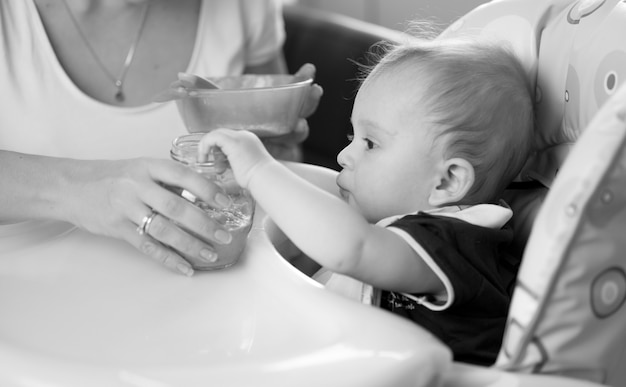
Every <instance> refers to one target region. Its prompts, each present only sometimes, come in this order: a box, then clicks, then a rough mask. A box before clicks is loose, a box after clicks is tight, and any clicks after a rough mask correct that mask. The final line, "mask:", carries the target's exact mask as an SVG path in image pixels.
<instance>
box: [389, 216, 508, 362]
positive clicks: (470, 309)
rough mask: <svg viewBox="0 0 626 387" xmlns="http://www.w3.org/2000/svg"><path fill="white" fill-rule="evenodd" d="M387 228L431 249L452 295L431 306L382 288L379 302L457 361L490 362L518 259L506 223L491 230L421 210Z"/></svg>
mask: <svg viewBox="0 0 626 387" xmlns="http://www.w3.org/2000/svg"><path fill="white" fill-rule="evenodd" d="M388 227H395V228H398V229H401V230H404V231H405V232H406V233H408V234H409V235H411V237H412V238H414V239H415V240H416V241H417V242H418V243H419V244H420V245H421V246H422V247H423V248H424V249H425V250H426V251H427V252H428V253H429V254H430V256H431V257H432V259H433V261H434V263H435V264H436V265H437V266H438V267H439V268H440V269H441V271H442V272H443V273H444V274H445V275H446V276H447V277H448V279H449V280H450V282H451V284H452V288H453V292H454V297H453V301H452V303H451V305H449V307H448V308H446V309H444V310H441V311H433V310H431V309H428V308H427V307H425V306H424V305H421V304H420V303H418V302H416V301H414V300H412V299H410V298H407V297H405V296H403V295H402V294H400V293H394V292H388V291H384V292H383V293H382V297H381V307H382V308H384V309H387V310H390V311H392V312H393V313H395V314H399V315H402V316H404V317H407V318H409V319H411V320H412V321H414V322H416V323H418V324H420V325H421V326H422V327H424V328H426V329H427V330H429V331H430V332H432V333H433V334H434V335H435V336H437V337H438V338H439V339H440V340H442V341H443V342H444V343H445V344H447V345H448V346H449V347H450V348H451V350H452V352H453V354H454V360H455V361H459V362H465V363H471V364H479V365H491V364H493V363H494V362H495V360H496V356H497V354H498V351H499V350H500V346H501V344H502V336H503V333H504V327H505V323H506V318H507V314H508V311H509V303H510V301H511V291H512V289H513V286H514V282H515V276H516V274H517V269H518V267H519V259H517V258H516V257H513V256H512V255H511V254H509V253H508V252H507V246H509V245H510V243H511V241H512V239H513V232H512V230H511V229H510V227H508V225H505V226H504V227H503V228H502V229H491V228H486V227H481V226H477V225H473V224H470V223H467V222H465V221H463V220H459V219H456V218H452V217H445V216H433V215H428V214H425V213H418V214H415V215H407V216H405V217H403V218H401V219H399V220H397V221H395V222H394V223H392V224H391V225H389V226H388ZM414 296H416V297H421V296H424V295H421V294H414ZM429 302H434V300H429Z"/></svg>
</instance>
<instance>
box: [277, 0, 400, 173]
mask: <svg viewBox="0 0 626 387" xmlns="http://www.w3.org/2000/svg"><path fill="white" fill-rule="evenodd" d="M283 14H284V17H285V30H286V32H287V40H286V42H285V46H284V53H285V59H286V61H287V65H288V66H289V71H290V72H295V71H296V70H298V68H299V67H300V66H302V65H303V64H304V63H307V62H310V63H313V64H315V66H316V68H317V74H316V77H315V81H316V82H317V83H319V84H320V85H321V86H322V87H323V88H324V96H323V97H322V99H321V101H320V104H319V107H318V108H317V111H316V112H315V113H314V114H313V115H312V116H311V117H310V118H309V119H308V122H309V128H310V134H309V137H308V138H307V139H306V141H305V142H304V144H303V151H304V161H305V162H307V163H311V164H317V165H322V166H324V167H328V168H331V169H335V170H337V169H339V164H337V154H339V152H340V151H341V150H342V149H343V148H344V147H345V146H346V145H347V144H348V140H347V135H348V134H349V133H351V132H352V126H351V124H350V115H351V113H352V104H353V102H354V97H355V96H356V91H357V88H358V85H359V83H358V82H357V74H358V71H359V65H358V64H357V63H360V64H369V63H368V55H367V53H368V52H369V51H370V47H371V46H372V45H373V44H375V43H377V42H380V41H382V40H386V41H395V40H397V39H398V38H399V37H400V36H401V32H399V31H395V30H392V29H389V28H385V27H382V26H378V25H375V24H372V23H368V22H364V21H360V20H357V19H354V18H351V17H348V16H343V15H339V14H336V13H332V12H327V11H322V10H318V9H312V8H307V7H305V6H302V5H285V7H284V8H283Z"/></svg>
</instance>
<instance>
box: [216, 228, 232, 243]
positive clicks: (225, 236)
mask: <svg viewBox="0 0 626 387" xmlns="http://www.w3.org/2000/svg"><path fill="white" fill-rule="evenodd" d="M214 235H215V239H217V241H218V242H221V243H224V244H226V243H230V241H231V239H232V237H231V235H230V233H229V232H228V231H224V230H217V231H215V234H214Z"/></svg>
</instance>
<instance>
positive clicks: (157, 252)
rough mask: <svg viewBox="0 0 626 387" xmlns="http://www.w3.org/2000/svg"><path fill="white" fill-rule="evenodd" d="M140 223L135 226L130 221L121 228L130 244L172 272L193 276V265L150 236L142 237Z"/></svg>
mask: <svg viewBox="0 0 626 387" xmlns="http://www.w3.org/2000/svg"><path fill="white" fill-rule="evenodd" d="M139 223H140V224H138V225H135V224H133V223H132V222H130V221H129V222H127V223H125V224H123V225H121V226H120V233H121V235H123V237H124V239H125V240H126V241H127V242H128V243H130V244H131V245H132V246H133V247H135V248H136V249H137V250H139V251H141V252H142V253H144V254H145V255H147V256H149V257H150V258H152V259H154V260H156V261H158V262H160V263H161V264H162V265H164V266H165V267H167V268H168V269H170V270H172V271H175V272H178V273H182V274H184V275H186V276H191V275H193V268H192V267H191V264H190V263H189V262H187V261H186V260H185V259H184V258H182V257H181V256H179V255H178V254H176V253H175V252H174V251H172V250H171V249H169V248H167V247H165V246H163V245H162V244H160V243H159V242H157V241H156V240H154V239H153V238H151V237H150V236H149V235H147V234H143V235H140V234H139V232H138V231H137V227H138V226H140V225H141V220H140V221H139Z"/></svg>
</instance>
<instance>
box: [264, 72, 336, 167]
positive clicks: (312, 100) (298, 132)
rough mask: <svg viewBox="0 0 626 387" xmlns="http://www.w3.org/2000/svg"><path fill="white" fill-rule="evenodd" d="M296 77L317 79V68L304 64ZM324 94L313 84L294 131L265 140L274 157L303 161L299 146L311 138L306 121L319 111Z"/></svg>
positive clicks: (320, 88) (319, 87) (318, 86)
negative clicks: (318, 107)
mask: <svg viewBox="0 0 626 387" xmlns="http://www.w3.org/2000/svg"><path fill="white" fill-rule="evenodd" d="M295 77H296V78H298V79H302V80H304V79H309V78H311V79H315V66H314V65H312V64H310V63H307V64H304V65H303V66H302V67H300V69H299V70H298V71H297V72H296V73H295ZM322 94H324V91H323V89H322V87H321V86H320V85H318V84H316V83H313V84H312V85H311V86H310V88H309V93H308V95H307V97H306V99H305V100H304V103H303V105H302V108H301V109H300V119H299V120H298V123H297V125H296V127H295V128H294V130H293V131H292V132H290V133H288V134H285V135H282V136H276V137H268V138H263V143H264V144H265V147H266V148H267V150H268V151H269V152H270V153H271V154H272V156H274V157H275V158H277V159H281V160H289V161H302V156H301V152H300V149H299V147H298V144H300V143H302V142H303V141H304V140H306V138H307V137H308V136H309V124H308V122H307V120H306V119H307V118H308V117H309V116H310V115H311V114H313V113H314V112H315V110H316V109H317V106H318V105H319V102H320V99H321V98H322Z"/></svg>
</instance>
